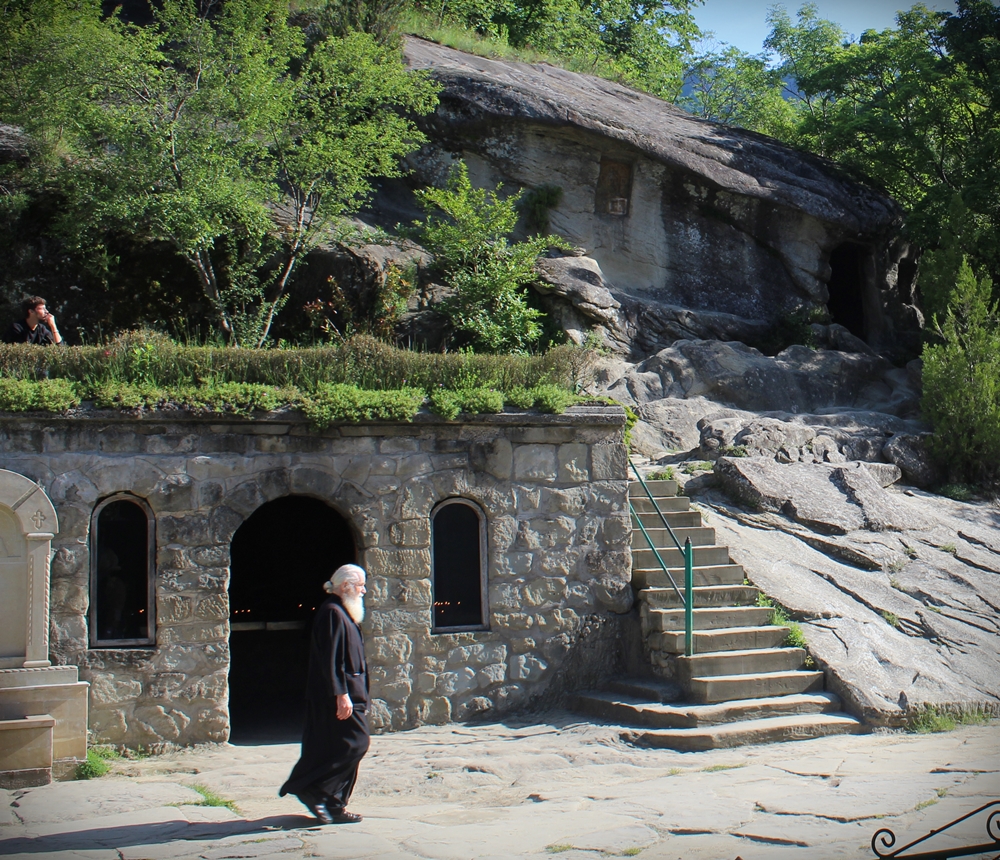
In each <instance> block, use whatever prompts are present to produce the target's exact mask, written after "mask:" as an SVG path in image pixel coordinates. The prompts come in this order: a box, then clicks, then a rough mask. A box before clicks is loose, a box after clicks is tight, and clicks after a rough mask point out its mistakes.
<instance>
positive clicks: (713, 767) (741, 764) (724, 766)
mask: <svg viewBox="0 0 1000 860" xmlns="http://www.w3.org/2000/svg"><path fill="white" fill-rule="evenodd" d="M746 766H747V763H746V762H745V761H742V762H739V763H738V764H710V765H709V766H708V767H703V768H702V769H701V772H702V773H718V772H719V771H720V770H736V769H737V768H741V767H746Z"/></svg>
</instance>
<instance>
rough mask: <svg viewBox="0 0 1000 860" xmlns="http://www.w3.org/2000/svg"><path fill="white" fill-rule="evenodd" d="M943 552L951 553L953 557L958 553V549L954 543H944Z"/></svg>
mask: <svg viewBox="0 0 1000 860" xmlns="http://www.w3.org/2000/svg"><path fill="white" fill-rule="evenodd" d="M940 549H941V552H950V553H951V554H952V555H955V553H957V552H958V547H957V546H955V544H953V543H943V544H941V546H940Z"/></svg>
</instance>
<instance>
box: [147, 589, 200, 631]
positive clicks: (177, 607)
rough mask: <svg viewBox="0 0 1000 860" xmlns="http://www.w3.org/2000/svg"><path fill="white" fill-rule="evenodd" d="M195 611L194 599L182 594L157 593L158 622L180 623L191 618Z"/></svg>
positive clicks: (164, 623)
mask: <svg viewBox="0 0 1000 860" xmlns="http://www.w3.org/2000/svg"><path fill="white" fill-rule="evenodd" d="M193 613H194V601H193V599H192V598H190V597H184V596H182V595H180V594H162V593H160V594H157V596H156V621H157V623H158V624H163V625H166V624H178V623H179V622H182V621H187V620H189V619H190V618H191V617H192V615H193Z"/></svg>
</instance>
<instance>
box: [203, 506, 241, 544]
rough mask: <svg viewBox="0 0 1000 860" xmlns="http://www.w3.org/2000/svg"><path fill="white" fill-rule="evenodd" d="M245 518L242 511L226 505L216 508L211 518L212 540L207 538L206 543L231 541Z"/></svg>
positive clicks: (226, 542)
mask: <svg viewBox="0 0 1000 860" xmlns="http://www.w3.org/2000/svg"><path fill="white" fill-rule="evenodd" d="M243 519H244V518H243V516H242V515H241V514H240V513H238V512H237V511H234V510H233V509H232V508H230V507H226V506H225V505H222V506H220V507H217V508H214V509H213V510H212V513H211V516H210V518H209V528H210V529H211V533H210V537H211V540H207V541H205V543H213V544H228V543H230V542H231V541H232V539H233V535H234V534H236V530H237V529H238V528H239V527H240V526H241V525H243Z"/></svg>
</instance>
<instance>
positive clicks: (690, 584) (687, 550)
mask: <svg viewBox="0 0 1000 860" xmlns="http://www.w3.org/2000/svg"><path fill="white" fill-rule="evenodd" d="M628 464H629V465H630V466H631V467H632V471H633V472H635V476H636V478H638V479H639V483H640V484H641V485H642V488H643V489H644V490H645V491H646V495H647V496H648V497H649V501H650V502H652V504H653V510H654V511H656V513H657V514H659V516H660V521H661V522H662V523H663V525H665V526H666V527H667V532H668V533H669V534H670V537H671V538H672V539H673V541H674V545H675V546H676V547H677V549H678V550H680V553H681V555H682V556H683V558H684V593H683V594H681V591H680V589H679V588H678V587H677V583H676V582H674V578H673V576H671V574H670V569H669V568H668V567H667V563H666V562H665V561H664V560H663V558H662V557H661V556H660V552H659V550H658V549H657V548H656V545H655V544H654V543H653V539H652V538H651V537H650V535H649V532H647V531H646V527H645V526H644V525H643V524H642V520H641V519H640V518H639V513H638V511H636V509H635V507H634V506H633V505H632V502H631V501H629V503H628V508H629V512H630V513H631V514H632V516H633V517H635V521H636V522H637V523H638V524H639V528H640V530H641V531H642V534H643V537H645V538H646V542H647V543H648V544H649V548H650V549H651V550H652V551H653V555H655V556H656V560H657V561H658V562H659V563H660V567H662V568H663V572H664V573H665V574H666V575H667V579H669V580H670V584H671V585H672V586H673V587H674V591H676V592H677V596H678V598H680V601H681V604H682V605H683V606H684V654H685V656H687V657H691V656H693V655H694V547H693V546H692V545H691V538H687V539H686V540H685V541H684V546H683V547H682V546H681V544H680V541H679V540H677V535H675V534H674V530H673V529H672V528H671V527H670V523H668V522H667V518H666V517H665V516H664V515H663V511H661V510H660V506H659V505H658V504H657V503H656V499H654V498H653V494H652V493H651V492H650V491H649V487H647V486H646V482H645V481H644V480H643V477H642V475H641V474H639V470H638V469H637V468H636V467H635V463H633V462H632V458H631V457H629V461H628Z"/></svg>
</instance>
